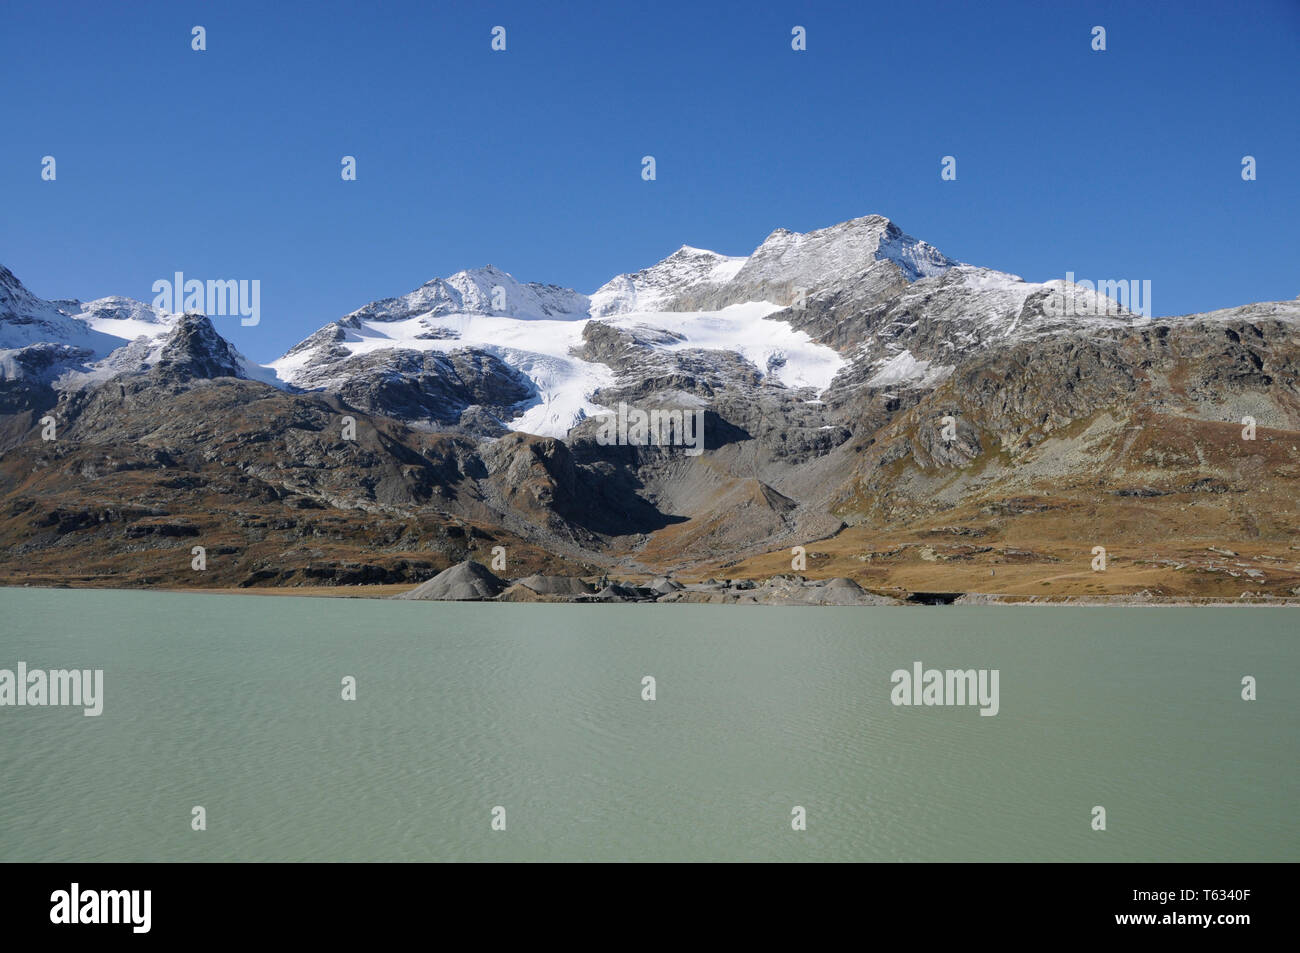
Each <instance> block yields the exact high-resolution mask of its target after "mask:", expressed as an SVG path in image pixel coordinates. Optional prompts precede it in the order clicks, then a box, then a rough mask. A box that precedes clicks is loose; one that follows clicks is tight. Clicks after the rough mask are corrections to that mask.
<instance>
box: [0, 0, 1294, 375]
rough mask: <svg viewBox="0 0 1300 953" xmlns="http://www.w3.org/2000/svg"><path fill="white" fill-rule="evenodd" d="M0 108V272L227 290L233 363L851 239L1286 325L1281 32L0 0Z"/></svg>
mask: <svg viewBox="0 0 1300 953" xmlns="http://www.w3.org/2000/svg"><path fill="white" fill-rule="evenodd" d="M551 11H554V12H551ZM195 24H201V25H203V26H205V27H206V28H207V45H208V49H207V51H206V52H202V53H197V52H193V51H192V50H191V49H190V29H191V27H192V26H194V25H195ZM498 24H499V25H503V26H505V27H506V29H507V46H508V49H507V51H506V52H504V53H494V52H492V51H491V50H490V48H489V44H490V31H491V28H492V27H493V26H495V25H498ZM796 24H798V25H802V26H804V27H806V28H807V32H808V50H807V52H801V53H800V52H794V51H792V50H791V48H790V39H791V37H790V31H791V28H792V27H793V26H794V25H796ZM1098 24H1100V25H1102V26H1105V27H1106V29H1107V45H1108V49H1107V51H1106V52H1104V53H1094V52H1093V51H1092V50H1091V49H1090V40H1091V33H1090V31H1091V29H1092V27H1093V26H1094V25H1098ZM0 89H2V90H3V100H2V101H3V105H4V116H3V125H2V126H0V209H3V214H2V215H0V263H3V264H5V265H7V266H9V267H10V268H11V269H12V270H13V271H14V272H15V274H17V275H18V277H19V278H20V279H22V280H23V281H24V283H26V284H27V286H28V287H29V288H30V289H31V290H32V291H34V292H35V293H36V294H38V295H41V296H43V297H79V298H82V299H89V298H95V297H99V296H102V295H107V294H123V295H128V296H131V297H135V298H141V299H144V300H151V299H152V297H153V295H152V292H151V285H152V283H153V281H154V280H156V279H158V278H163V277H169V276H170V275H171V274H172V273H173V272H175V271H178V270H179V271H183V272H185V273H186V275H187V276H189V277H197V278H204V279H206V278H258V279H260V280H261V282H262V323H261V324H260V325H259V326H258V327H252V328H243V327H240V326H239V324H238V321H236V320H234V319H227V320H224V321H222V322H220V323H219V328H220V330H221V331H222V332H223V333H224V334H226V335H227V336H228V337H229V338H230V339H231V340H233V341H234V342H235V343H236V345H237V346H238V347H240V349H241V350H243V351H244V352H245V353H246V354H248V355H249V356H250V357H252V358H254V359H255V360H262V361H265V360H270V359H272V358H274V357H276V356H278V355H279V354H280V353H281V352H282V351H283V350H285V349H286V348H287V347H288V346H289V345H291V344H293V343H294V342H296V341H298V340H299V339H301V338H302V337H304V336H306V335H307V334H308V333H310V332H311V331H313V330H315V329H316V328H318V327H319V326H321V325H323V324H325V323H327V322H328V321H331V320H334V319H335V318H337V317H339V316H341V315H343V314H345V313H347V312H348V311H350V310H352V309H354V308H356V307H359V306H360V305H362V304H364V303H366V302H367V301H370V300H373V299H375V298H380V297H385V296H388V295H397V294H404V293H405V292H407V291H409V290H411V289H413V288H415V287H417V286H418V285H420V284H421V283H422V282H424V281H426V280H428V279H430V278H433V277H439V276H446V275H449V274H452V273H453V272H455V271H458V270H460V269H461V268H468V267H476V266H479V265H484V264H488V263H491V264H495V265H497V266H499V267H501V268H504V269H505V270H506V271H509V272H511V273H512V274H513V275H515V277H517V278H519V279H520V280H524V281H548V282H554V283H556V284H562V285H567V286H570V287H574V288H577V289H578V290H580V291H586V292H590V291H593V290H595V288H596V287H597V286H599V285H600V284H602V283H603V282H604V281H605V280H607V279H608V278H610V277H611V276H613V275H615V274H617V273H619V272H622V271H632V270H635V269H637V268H640V267H644V266H646V265H649V264H652V263H653V262H655V261H657V260H659V259H660V258H662V257H664V256H665V255H667V254H669V253H671V252H672V251H673V250H674V249H676V248H677V247H678V246H679V245H681V244H683V243H685V244H690V245H696V246H701V247H706V248H713V249H716V250H718V251H721V252H724V253H728V254H748V253H749V252H750V251H751V250H752V249H753V248H754V246H756V245H757V244H758V243H759V242H761V241H762V239H763V238H764V237H765V236H766V235H767V234H768V233H769V232H770V231H771V230H772V229H774V228H776V227H778V226H784V227H787V228H792V229H795V230H798V231H806V230H809V229H813V228H819V227H822V226H826V225H830V224H833V223H835V222H838V221H842V220H844V219H847V218H852V217H855V216H858V215H864V214H868V213H872V212H876V213H880V214H883V215H887V216H889V217H890V218H892V219H893V220H894V221H895V222H897V223H898V224H899V225H900V226H901V227H902V228H903V229H904V230H905V231H907V232H909V233H911V234H913V235H916V236H917V237H919V238H923V239H925V240H927V241H929V242H931V243H933V244H935V245H937V246H938V247H939V248H940V249H942V250H943V251H944V252H945V253H947V254H949V255H951V256H953V257H956V258H959V259H962V260H964V261H968V262H971V263H974V264H980V265H986V266H989V267H993V268H999V269H1002V270H1005V271H1010V272H1013V273H1015V274H1019V275H1022V276H1024V277H1025V278H1028V279H1032V280H1047V279H1051V278H1059V277H1063V276H1064V275H1065V273H1066V272H1067V271H1073V272H1074V273H1075V274H1076V275H1077V276H1078V277H1081V278H1115V279H1119V278H1138V279H1150V280H1151V281H1152V283H1153V298H1154V310H1155V313H1157V314H1180V313H1186V312H1190V311H1199V310H1208V309H1211V308H1216V307H1226V306H1229V305H1234V304H1241V303H1245V302H1248V301H1258V300H1270V299H1280V298H1294V297H1296V296H1297V295H1300V95H1298V93H1300V0H1259V2H1252V3H1227V2H1195V0H1193V2H1172V0H1166V2H1152V3H1144V2H1134V0H1127V2H1118V3H1105V2H1091V3H1082V2H1077V3H1076V2H1062V0H1052V2H1037V0H1035V2H996V0H989V2H971V0H955V2H943V0H941V2H937V3H928V4H913V3H897V2H891V3H874V2H866V0H860V2H844V3H816V2H798V3H761V2H756V0H749V2H734V3H710V2H707V0H693V2H689V3H678V2H673V0H654V2H649V3H642V4H632V3H622V2H617V3H616V2H600V3H589V4H586V3H574V2H565V3H562V4H560V3H556V4H554V5H552V4H548V3H546V2H542V0H527V2H520V3H513V2H509V3H504V2H503V3H482V2H480V3H451V2H436V3H435V2H422V3H398V2H384V3H378V2H368V3H338V2H329V0H313V2H310V3H301V4H290V3H281V2H274V3H270V2H250V3H244V2H220V0H207V2H175V0H173V2H159V3H146V2H134V0H133V2H130V3H118V2H112V3H106V2H102V0H96V2H81V3H63V2H57V0H41V2H25V0H6V2H5V5H4V14H3V20H2V21H0ZM647 154H651V155H654V156H655V157H656V159H657V162H658V179H657V181H654V182H645V181H642V179H641V175H640V172H641V165H640V160H641V157H642V156H643V155H647ZM1247 154H1249V155H1253V156H1255V157H1256V159H1257V161H1258V176H1259V177H1258V180H1257V181H1255V182H1243V181H1242V179H1241V174H1240V171H1241V157H1242V156H1243V155H1247ZM44 155H53V156H54V157H55V158H56V160H57V163H58V165H57V171H58V178H57V181H55V182H53V183H50V182H43V181H41V178H40V161H41V157H42V156H44ZM344 155H354V156H356V157H357V161H358V180H357V181H356V182H344V181H342V180H341V179H340V176H339V171H340V164H339V163H340V159H341V157H342V156H344ZM944 155H953V156H956V158H957V163H958V165H957V172H958V177H957V180H956V181H955V182H943V181H941V180H940V176H939V171H940V158H941V157H942V156H944Z"/></svg>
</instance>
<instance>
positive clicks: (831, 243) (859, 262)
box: [0, 216, 1300, 596]
mask: <svg viewBox="0 0 1300 953" xmlns="http://www.w3.org/2000/svg"><path fill="white" fill-rule="evenodd" d="M1298 382H1300V302H1297V301H1290V302H1266V303H1259V304H1250V305H1243V306H1242V307H1238V308H1232V309H1228V310H1225V311H1219V312H1213V313H1209V314H1200V315H1188V316H1183V317H1176V318H1157V319H1150V318H1146V317H1143V316H1141V315H1139V314H1134V313H1131V312H1128V311H1126V310H1124V309H1123V308H1121V307H1119V306H1118V304H1117V303H1116V302H1113V301H1110V300H1109V299H1107V298H1106V297H1104V296H1103V295H1100V294H1098V293H1096V292H1095V291H1092V290H1090V289H1088V288H1083V287H1079V286H1076V285H1071V284H1067V283H1066V282H1063V281H1053V282H1047V283H1043V284H1036V283H1032V282H1025V281H1022V280H1021V279H1019V278H1017V277H1016V276H1013V275H1007V274H1003V273H1000V272H995V271H990V270H988V269H983V268H978V267H974V266H970V265H965V264H961V263H959V262H956V261H954V260H952V259H950V258H948V257H946V256H944V255H943V254H942V253H941V252H939V251H938V250H937V249H935V248H933V247H932V246H930V245H928V244H926V243H925V242H922V241H918V240H917V239H914V238H912V237H910V236H908V235H906V234H905V233H903V232H902V231H901V230H900V229H899V228H898V227H897V226H896V225H894V224H893V223H891V222H889V221H888V220H886V219H884V218H881V217H879V216H868V217H866V218H860V219H854V220H852V221H848V222H844V223H841V224H839V225H835V226H832V227H830V228H826V229H821V230H819V231H815V232H810V233H808V234H805V235H800V234H797V233H793V232H789V231H786V230H784V229H778V230H777V231H775V232H773V233H772V234H771V235H770V236H768V238H767V239H766V240H764V241H763V242H762V243H761V244H760V245H759V246H758V248H757V249H756V250H755V251H754V253H753V254H752V255H750V256H748V257H746V258H735V257H727V256H722V255H718V254H716V253H713V252H709V251H704V250H701V249H695V248H690V247H686V246H683V247H682V248H681V249H679V250H678V251H677V252H675V253H673V254H672V255H670V256H669V257H668V258H666V259H664V260H663V261H661V262H659V263H658V264H656V265H654V266H652V267H650V268H646V269H643V270H641V271H637V272H632V273H629V274H625V275H620V276H618V277H616V278H614V279H612V280H611V281H609V282H608V283H606V284H605V285H604V286H602V287H601V288H600V289H597V290H596V291H595V292H594V293H592V294H591V295H584V294H580V293H578V292H576V291H570V290H567V289H563V288H559V287H556V286H552V285H542V284H526V283H521V282H518V281H516V280H515V279H514V278H512V277H511V276H510V275H508V274H506V273H505V272H503V271H500V270H499V269H496V268H493V267H490V266H489V267H487V268H482V269H478V270H475V271H466V272H460V273H458V274H457V275H453V276H452V277H450V278H447V279H435V280H433V281H430V282H428V283H427V284H425V285H422V286H421V287H420V288H418V289H416V290H415V291H413V292H411V293H410V294H407V295H404V296H402V297H398V298H387V299H382V300H379V301H376V302H373V303H372V304H369V305H366V306H364V307H362V308H359V309H357V310H355V311H353V312H351V313H349V314H347V315H345V316H344V317H342V318H340V319H338V320H336V321H333V322H330V323H328V324H326V325H325V326H324V327H322V328H321V329H320V330H319V331H317V332H315V333H313V334H312V335H310V336H309V337H307V338H306V339H305V340H304V341H303V342H302V343H300V344H298V345H297V346H295V347H294V348H291V349H290V350H289V352H288V353H286V354H285V355H284V356H283V357H282V358H280V359H279V360H277V361H274V362H272V363H271V364H269V365H267V366H265V367H261V366H257V365H255V364H252V363H251V362H250V361H248V360H247V359H246V358H244V357H243V356H242V355H240V354H239V353H238V352H237V351H235V350H234V349H233V348H232V347H230V345H229V344H228V343H227V342H226V341H225V340H224V339H223V338H222V337H221V336H220V334H219V333H218V332H217V330H216V329H215V328H214V326H213V325H212V323H211V322H210V321H209V320H208V319H206V318H204V317H202V316H200V315H183V316H182V315H171V314H167V313H165V312H160V311H157V310H156V309H153V308H151V307H150V306H148V305H144V304H142V303H140V302H133V301H130V300H128V299H123V298H104V299H100V300H98V301H95V302H90V303H89V304H81V303H79V302H75V301H45V300H42V299H39V298H37V297H36V296H34V295H32V294H31V293H30V292H29V291H27V289H25V288H24V287H23V286H22V285H21V283H19V282H18V280H17V279H16V278H15V277H14V276H13V275H12V274H11V273H9V272H8V271H7V270H4V269H0V581H4V582H10V583H12V582H22V581H37V582H51V581H55V582H57V581H63V582H69V583H73V584H89V583H100V584H169V585H223V586H228V585H300V584H338V583H350V582H357V583H365V582H418V581H421V580H423V579H425V578H428V577H429V576H431V575H433V573H434V572H435V571H436V570H441V569H443V568H446V567H447V566H450V565H453V564H455V563H459V562H461V561H463V560H465V559H468V558H470V557H474V558H476V559H477V560H478V561H480V562H482V563H484V564H485V565H486V564H488V563H489V562H491V560H492V558H493V557H492V552H491V550H492V548H493V547H494V546H502V547H504V550H505V553H506V556H505V558H506V559H507V560H509V561H510V569H509V572H508V575H509V576H510V577H518V576H522V575H525V574H526V573H528V572H534V573H536V572H544V571H548V572H563V573H566V574H580V573H583V572H589V573H596V572H600V571H604V570H610V569H617V570H618V571H620V572H622V573H624V574H626V575H635V574H637V573H644V574H646V575H647V577H649V576H651V575H656V574H659V573H662V572H675V573H678V574H681V575H682V576H683V577H686V578H688V577H691V576H692V575H694V576H695V577H696V578H703V577H704V576H706V575H712V576H718V575H722V576H726V575H730V576H733V577H736V578H747V577H753V576H760V575H761V576H770V575H776V574H780V573H789V572H791V570H792V558H793V557H792V553H791V548H792V547H796V546H800V547H803V549H804V551H805V556H804V557H803V558H805V559H806V561H807V569H806V570H804V571H805V572H806V573H808V574H810V575H816V576H820V577H824V578H831V577H847V578H849V579H852V580H856V581H857V582H858V583H860V584H862V585H864V586H868V587H869V588H872V587H873V588H874V589H875V590H876V591H879V592H887V593H893V592H896V590H899V589H902V590H908V591H914V590H918V589H924V590H927V591H936V592H943V591H948V590H960V591H963V592H971V591H974V592H1020V593H1023V594H1033V595H1054V594H1095V593H1101V592H1117V593H1133V592H1139V591H1145V592H1151V593H1156V594H1165V595H1176V594H1184V593H1188V594H1204V595H1218V596H1222V595H1225V594H1228V595H1232V596H1236V595H1237V594H1238V593H1239V592H1242V591H1251V592H1263V593H1271V594H1273V595H1285V596H1289V595H1291V594H1292V593H1291V590H1292V589H1297V590H1300V549H1296V548H1293V547H1300V523H1298V522H1297V520H1298V519H1300V517H1298V516H1297V512H1296V502H1295V501H1296V499H1297V493H1296V489H1297V480H1300V449H1297V447H1298V446H1300V383H1298ZM620 404H622V405H625V406H626V407H631V408H634V409H640V410H644V411H645V412H647V413H649V412H650V411H656V412H663V413H667V412H669V411H676V412H677V413H678V414H679V415H694V414H696V413H699V414H701V415H702V418H701V419H702V420H703V452H702V453H699V454H698V455H695V454H691V453H687V452H685V449H684V448H683V447H682V446H663V445H659V446H657V445H653V444H648V445H647V444H646V442H645V441H636V440H632V441H631V444H632V445H611V444H610V442H609V441H608V440H607V439H605V437H606V436H607V434H608V431H607V429H605V428H606V425H607V420H608V418H607V417H605V416H604V415H606V414H608V413H609V412H611V411H613V410H615V409H616V408H618V406H619V405H620ZM42 419H45V420H46V421H50V420H53V421H54V422H55V430H56V433H57V436H56V438H55V439H53V440H45V439H42V434H43V432H45V431H46V430H47V428H46V427H45V426H44V425H43V424H42V423H41V421H42ZM681 419H687V418H681ZM349 420H350V421H352V424H351V427H352V429H353V430H354V431H355V435H354V436H355V438H354V439H352V438H351V437H350V435H349V431H348V430H347V429H346V428H347V427H348V426H349V425H348V424H347V421H349ZM1244 420H1247V421H1253V427H1252V428H1250V431H1251V432H1250V433H1249V437H1250V439H1247V438H1246V433H1247V427H1246V423H1245V422H1244ZM195 545H203V546H204V547H205V549H206V551H207V552H208V553H209V554H211V555H210V558H209V560H208V564H207V568H206V569H205V570H203V571H202V572H199V571H196V570H193V569H191V568H190V567H191V549H192V547H193V546H195ZM1096 546H1102V547H1105V548H1106V550H1107V554H1108V559H1109V561H1108V564H1107V568H1106V569H1105V570H1104V571H1097V570H1095V568H1094V562H1095V556H1094V553H1093V549H1094V547H1096ZM1226 552H1231V553H1233V555H1232V556H1231V557H1229V556H1223V555H1221V553H1226ZM503 575H505V573H503Z"/></svg>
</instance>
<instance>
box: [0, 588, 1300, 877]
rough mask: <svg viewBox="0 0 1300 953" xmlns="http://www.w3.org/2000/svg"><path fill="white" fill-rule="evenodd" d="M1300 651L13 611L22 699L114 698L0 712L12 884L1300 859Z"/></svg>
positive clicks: (701, 624) (644, 624) (19, 604)
mask: <svg viewBox="0 0 1300 953" xmlns="http://www.w3.org/2000/svg"><path fill="white" fill-rule="evenodd" d="M1298 622H1300V615H1297V613H1295V612H1293V611H1289V610H1285V609H1266V608H1242V609H1231V608H1226V609H1204V608H1198V609H1191V608H1189V609H1165V608H1162V609H1138V608H1019V607H933V608H830V607H825V608H823V607H798V608H774V607H763V606H760V607H743V606H685V605H666V606H653V605H645V606H618V605H613V606H607V605H589V606H569V605H519V604H445V603H411V602H391V601H375V600H348V599H320V598H317V599H312V598H297V597H267V596H232V595H207V594H179V593H176V594H173V593H153V592H105V591H77V590H35V589H33V590H25V589H9V590H0V669H10V670H13V669H15V667H16V664H17V663H18V662H19V661H22V662H25V663H26V664H27V666H28V668H29V669H35V668H43V669H54V668H72V667H75V668H81V669H96V668H98V669H103V671H104V707H103V713H102V714H101V715H100V716H99V717H85V716H84V715H83V714H82V711H81V709H77V708H52V707H21V708H19V707H0V860H3V861H28V860H35V861H226V860H289V861H294V860H311V861H318V860H437V861H443V860H507V859H510V860H687V861H690V860H789V861H828V860H840V861H843V860H868V861H922V860H955V861H966V860H995V861H1031V860H1032V861H1039V860H1046V861H1058V860H1059V861H1066V860H1082V861H1229V860H1231V861H1238V860H1248V861H1250V860H1278V861H1283V860H1285V861H1294V860H1298V859H1300V823H1297V813H1296V811H1297V807H1296V804H1297V793H1298V792H1300V757H1298V754H1300V741H1298V737H1300V735H1298V732H1300V696H1298V694H1297V688H1298V687H1300V642H1298V641H1297V632H1300V625H1298ZM918 661H919V662H921V663H923V665H924V666H925V667H926V668H930V667H934V668H938V669H949V668H951V669H977V670H978V669H986V670H992V669H996V670H998V672H999V706H998V707H999V710H998V713H997V715H996V716H992V717H988V716H981V715H980V714H979V710H978V708H977V707H971V706H961V707H958V706H950V707H941V706H931V707H925V706H919V707H917V706H913V707H904V706H895V705H894V704H892V703H891V700H890V696H891V691H892V689H893V685H892V683H891V673H892V672H894V671H895V670H900V669H901V670H910V669H911V668H912V666H913V664H914V663H915V662H918ZM647 675H649V676H653V677H654V679H655V689H656V699H655V700H654V701H645V700H643V699H642V684H643V683H642V679H643V677H644V676H647ZM1247 675H1250V676H1254V677H1255V678H1256V679H1257V680H1258V689H1257V691H1258V698H1257V700H1255V701H1244V700H1242V698H1241V693H1242V688H1241V680H1242V678H1243V676H1247ZM344 676H353V677H355V679H356V687H357V698H356V700H355V701H345V700H343V699H342V697H341V694H342V689H341V683H342V679H343V678H344ZM195 805H201V806H203V807H204V808H205V810H206V820H207V829H206V830H204V831H193V830H191V810H192V808H193V806H195ZM795 806H800V807H803V808H804V809H805V810H806V817H807V827H806V830H799V831H796V830H794V829H792V817H793V816H794V815H793V814H792V810H793V809H794V808H795ZM1094 806H1102V807H1104V808H1105V811H1106V830H1104V831H1094V830H1093V829H1092V819H1093V808H1094ZM495 807H502V808H504V809H505V830H493V829H492V812H493V808H495Z"/></svg>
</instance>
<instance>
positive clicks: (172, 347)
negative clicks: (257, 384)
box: [154, 314, 244, 380]
mask: <svg viewBox="0 0 1300 953" xmlns="http://www.w3.org/2000/svg"><path fill="white" fill-rule="evenodd" d="M154 372H155V373H156V374H158V375H159V376H161V377H164V378H168V379H171V380H176V379H181V380H188V379H193V378H198V379H201V380H210V379H212V378H214V377H243V376H244V375H243V371H242V369H241V367H240V362H239V359H238V357H237V356H236V354H235V351H234V349H233V348H232V347H231V346H230V345H229V344H228V343H226V339H225V338H223V337H222V336H221V335H220V334H218V333H217V330H216V328H214V327H213V326H212V322H211V321H209V320H208V319H207V318H206V317H205V316H203V315H201V314H187V315H184V316H183V317H182V318H181V319H180V321H179V322H177V324H176V328H175V330H174V331H172V333H171V335H170V336H169V337H168V339H167V343H166V344H165V345H164V346H163V349H162V354H161V356H160V357H159V359H158V363H157V365H156V366H155V368H154Z"/></svg>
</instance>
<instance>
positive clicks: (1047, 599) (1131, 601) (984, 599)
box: [0, 584, 1300, 609]
mask: <svg viewBox="0 0 1300 953" xmlns="http://www.w3.org/2000/svg"><path fill="white" fill-rule="evenodd" d="M414 588H415V586H412V585H409V584H381V585H373V586H362V585H359V586H294V587H251V586H250V587H248V588H238V587H229V586H223V587H203V586H72V585H57V584H56V585H32V584H23V585H15V584H0V592H2V591H10V590H23V589H39V590H47V591H54V590H70V591H77V592H87V591H94V592H99V591H107V592H160V593H180V594H189V595H203V594H206V595H224V596H248V595H251V596H269V597H276V596H287V597H297V598H300V599H373V600H381V601H382V600H389V601H391V600H393V599H394V598H395V597H397V596H401V595H403V594H405V593H408V592H410V591H411V590H412V589H414ZM908 595H911V596H920V597H922V598H920V599H898V600H897V601H896V602H895V603H894V604H892V605H874V606H873V605H851V604H850V605H838V606H835V605H829V606H828V607H831V608H933V607H935V606H946V605H952V606H963V607H971V606H1012V607H1047V608H1082V607H1086V608H1099V609H1114V608H1128V609H1178V608H1190V609H1203V608H1204V609H1208V608H1273V609H1285V608H1300V597H1291V598H1281V597H1273V598H1269V597H1260V596H1252V597H1250V598H1245V599H1224V598H1221V597H1215V596H1204V597H1198V596H1149V597H1141V596H1138V595H1115V596H1020V595H1015V594H1003V593H977V592H968V593H961V594H955V595H956V596H957V597H956V598H954V599H951V600H949V601H943V602H932V601H925V600H924V597H925V596H927V595H929V594H928V593H910V594H908ZM413 601H428V602H457V603H461V602H489V603H491V602H497V603H499V602H505V601H509V600H499V599H445V600H439V599H429V600H413ZM660 603H662V604H684V605H735V604H737V603H734V602H696V601H691V600H686V599H680V600H666V601H665V600H659V601H658V602H654V603H652V604H660ZM531 604H534V605H540V604H549V605H557V604H558V605H592V604H599V605H608V604H611V603H596V602H592V601H586V600H569V599H546V600H538V601H537V602H534V603H531ZM613 604H616V605H635V604H637V603H635V602H623V603H613ZM743 604H744V605H751V606H752V605H757V606H774V605H776V606H780V605H789V606H808V607H812V605H826V604H809V603H799V602H761V601H755V602H746V603H743Z"/></svg>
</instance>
